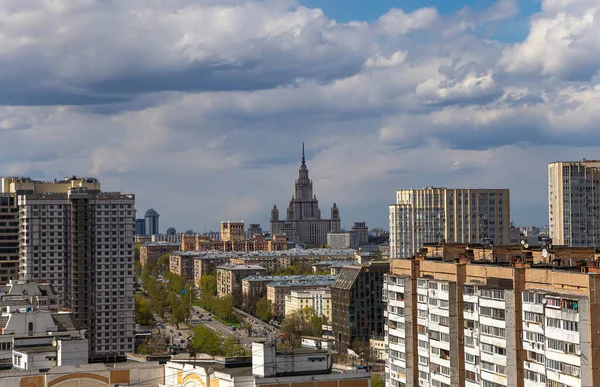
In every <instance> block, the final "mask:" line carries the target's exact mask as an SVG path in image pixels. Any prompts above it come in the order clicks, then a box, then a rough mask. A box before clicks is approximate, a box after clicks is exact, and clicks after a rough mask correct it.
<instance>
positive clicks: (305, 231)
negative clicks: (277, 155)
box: [271, 142, 340, 245]
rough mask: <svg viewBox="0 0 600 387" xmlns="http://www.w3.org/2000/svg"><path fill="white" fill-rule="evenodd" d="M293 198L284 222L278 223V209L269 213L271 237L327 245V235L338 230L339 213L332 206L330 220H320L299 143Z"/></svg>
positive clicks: (315, 198)
mask: <svg viewBox="0 0 600 387" xmlns="http://www.w3.org/2000/svg"><path fill="white" fill-rule="evenodd" d="M294 193H295V195H294V196H292V200H290V204H289V205H288V208H287V211H286V217H285V220H279V210H278V209H277V207H273V209H272V211H271V235H279V234H285V235H286V237H287V239H288V240H290V241H297V242H305V243H308V244H311V245H323V244H325V243H327V233H328V232H339V231H340V218H339V210H338V209H337V206H336V205H335V204H334V208H332V214H333V215H332V216H333V217H332V219H322V218H321V210H320V209H319V201H318V200H317V197H316V195H314V194H313V183H312V181H311V180H310V177H309V176H308V167H307V166H306V154H305V152H304V142H302V164H300V169H299V171H298V179H297V180H296V185H295V192H294Z"/></svg>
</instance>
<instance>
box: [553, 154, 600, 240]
mask: <svg viewBox="0 0 600 387" xmlns="http://www.w3.org/2000/svg"><path fill="white" fill-rule="evenodd" d="M598 191H600V160H585V159H584V160H583V161H559V162H554V163H550V164H548V215H549V220H550V223H549V233H550V239H552V243H553V244H555V245H568V246H598V245H600V196H599V195H597V192H598Z"/></svg>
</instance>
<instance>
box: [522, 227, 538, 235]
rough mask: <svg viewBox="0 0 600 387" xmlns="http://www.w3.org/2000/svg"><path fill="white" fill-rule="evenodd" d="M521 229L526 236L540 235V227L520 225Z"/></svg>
mask: <svg viewBox="0 0 600 387" xmlns="http://www.w3.org/2000/svg"><path fill="white" fill-rule="evenodd" d="M519 230H521V233H522V234H523V235H525V236H538V235H540V228H539V227H536V226H520V227H519Z"/></svg>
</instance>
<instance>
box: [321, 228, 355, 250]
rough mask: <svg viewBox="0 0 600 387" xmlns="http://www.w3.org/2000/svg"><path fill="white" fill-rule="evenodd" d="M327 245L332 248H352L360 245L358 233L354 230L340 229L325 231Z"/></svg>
mask: <svg viewBox="0 0 600 387" xmlns="http://www.w3.org/2000/svg"><path fill="white" fill-rule="evenodd" d="M327 245H328V246H329V247H331V248H332V249H339V250H343V249H354V250H358V247H359V246H360V235H359V234H358V233H357V232H354V231H349V232H347V231H340V232H328V233H327Z"/></svg>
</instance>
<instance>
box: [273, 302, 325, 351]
mask: <svg viewBox="0 0 600 387" xmlns="http://www.w3.org/2000/svg"><path fill="white" fill-rule="evenodd" d="M281 330H282V332H283V333H285V337H286V339H287V341H288V343H289V345H290V347H297V346H298V345H300V341H301V338H302V336H316V337H320V336H322V334H323V318H322V317H320V316H317V315H316V314H315V311H314V309H313V308H310V307H306V308H304V309H302V310H297V311H294V312H292V313H290V314H289V315H287V316H286V317H285V319H284V320H283V323H282V324H281Z"/></svg>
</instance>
